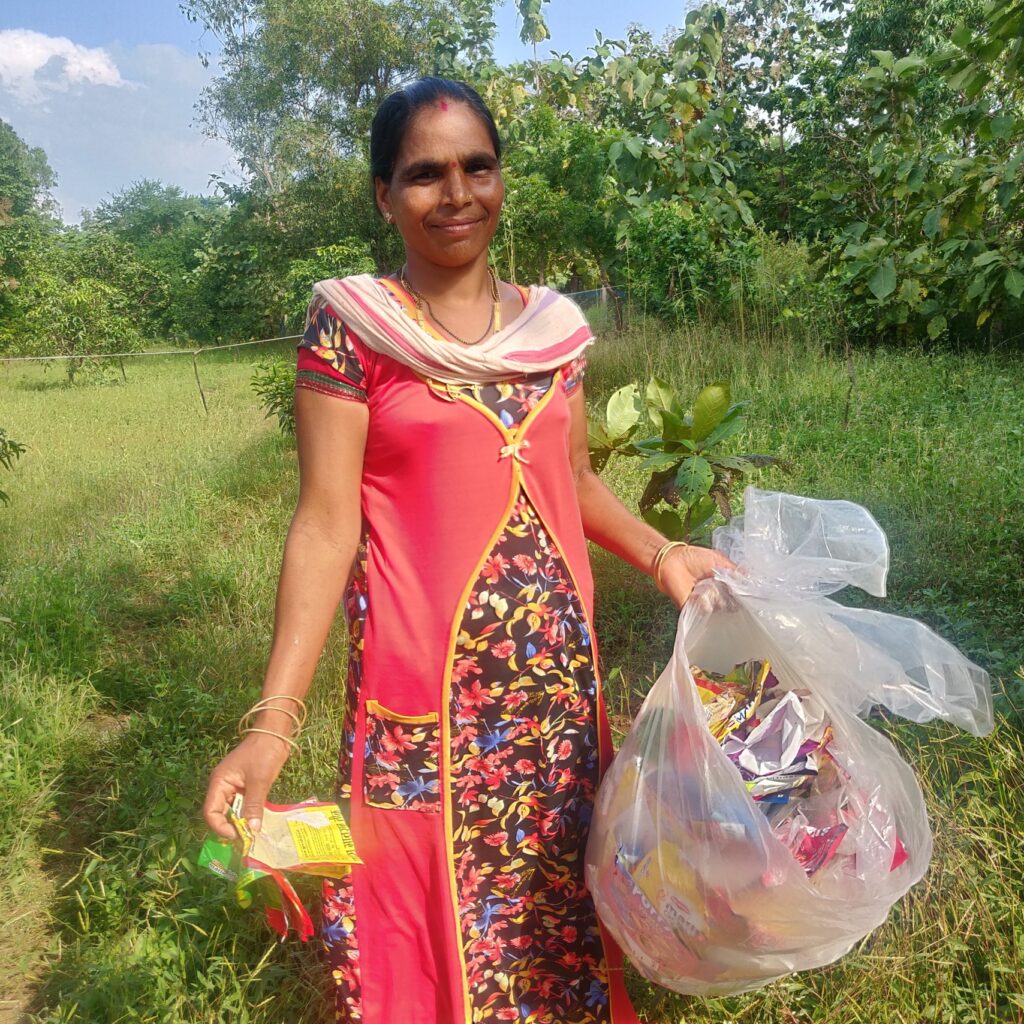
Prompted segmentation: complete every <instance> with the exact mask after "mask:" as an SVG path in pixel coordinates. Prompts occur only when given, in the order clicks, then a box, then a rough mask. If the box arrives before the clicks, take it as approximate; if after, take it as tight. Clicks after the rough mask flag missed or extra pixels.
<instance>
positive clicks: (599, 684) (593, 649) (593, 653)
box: [520, 420, 615, 1024]
mask: <svg viewBox="0 0 1024 1024" xmlns="http://www.w3.org/2000/svg"><path fill="white" fill-rule="evenodd" d="M524 423H525V420H524ZM520 486H521V487H522V489H523V494H525V495H526V500H527V501H528V502H529V503H530V504H531V505H532V506H533V510H534V512H536V513H537V518H538V519H539V520H540V521H541V524H542V525H543V527H544V529H545V530H546V531H547V535H548V537H549V538H550V539H551V541H552V543H554V545H555V547H556V548H558V552H559V554H560V555H561V556H562V562H563V563H564V565H565V569H566V572H568V573H569V579H571V580H572V586H573V590H575V591H576V594H577V596H578V597H579V600H580V608H581V609H582V610H583V618H584V619H585V620H586V623H587V633H588V634H589V635H590V661H591V664H592V665H593V666H594V680H595V683H596V689H597V721H596V722H595V723H594V731H595V732H596V734H597V764H598V770H600V768H601V764H602V762H603V761H604V750H603V748H602V745H601V712H602V711H603V710H604V693H603V690H604V681H603V680H602V679H601V670H600V669H599V668H598V664H597V661H598V659H597V637H596V636H595V635H594V626H593V623H592V622H591V619H590V612H589V611H588V610H587V606H586V604H585V603H584V601H583V594H582V592H581V591H580V585H579V582H578V581H577V579H576V574H575V573H574V572H573V571H572V564H571V562H570V560H569V557H568V555H566V553H565V548H564V547H563V546H562V542H561V541H560V540H559V539H558V537H556V536H555V532H554V530H552V529H551V528H550V526H548V524H547V523H546V522H545V521H544V516H543V514H542V513H541V510H540V508H539V507H538V505H537V503H536V502H535V501H534V500H533V495H532V494H530V491H529V489H528V488H527V486H526V480H525V479H524V480H523V481H522V483H521V485H520ZM583 543H584V544H586V538H584V541H583ZM595 799H596V793H595ZM584 853H585V851H584ZM591 898H593V897H591ZM595 912H596V908H595ZM597 937H598V940H599V941H600V943H601V953H602V955H603V956H604V969H605V974H606V975H607V978H608V1021H609V1024H615V1020H614V1016H613V1014H612V974H611V967H610V965H609V963H608V950H607V948H606V947H605V944H604V932H603V931H602V930H601V926H600V922H599V923H598V928H597Z"/></svg>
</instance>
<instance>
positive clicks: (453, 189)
mask: <svg viewBox="0 0 1024 1024" xmlns="http://www.w3.org/2000/svg"><path fill="white" fill-rule="evenodd" d="M445 198H446V199H447V200H448V202H450V203H452V204H453V205H455V206H465V205H466V204H467V203H469V202H471V201H472V199H473V193H472V192H471V191H470V188H469V182H468V181H467V179H466V175H465V174H464V173H463V170H462V168H461V167H459V166H458V165H456V166H454V167H450V168H449V169H448V173H447V174H446V175H445Z"/></svg>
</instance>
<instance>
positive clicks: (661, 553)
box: [651, 540, 690, 594]
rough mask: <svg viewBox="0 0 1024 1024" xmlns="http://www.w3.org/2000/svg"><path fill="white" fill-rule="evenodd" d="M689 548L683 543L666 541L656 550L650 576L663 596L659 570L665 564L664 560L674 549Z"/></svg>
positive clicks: (663, 591) (663, 590) (663, 589)
mask: <svg viewBox="0 0 1024 1024" xmlns="http://www.w3.org/2000/svg"><path fill="white" fill-rule="evenodd" d="M689 546H690V545H689V544H687V543H686V542H685V541H681V540H670V541H666V542H665V543H664V544H662V546H661V547H660V548H658V553H657V554H656V555H655V556H654V566H653V569H652V573H651V574H652V575H653V576H654V585H655V586H656V587H657V588H658V589H659V590H660V591H661V592H662V593H663V594H664V593H665V588H664V587H663V586H662V585H661V570H662V567H663V566H664V564H665V559H666V558H667V557H668V555H669V554H670V553H671V552H672V551H674V550H675V549H676V548H688V547H689Z"/></svg>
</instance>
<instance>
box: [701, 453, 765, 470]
mask: <svg viewBox="0 0 1024 1024" xmlns="http://www.w3.org/2000/svg"><path fill="white" fill-rule="evenodd" d="M708 461H709V462H710V464H711V466H712V468H714V467H715V466H721V467H722V468H723V469H731V470H734V471H735V472H737V473H750V472H752V471H753V469H754V464H753V463H752V462H751V461H750V459H745V458H743V456H742V455H716V456H715V457H714V458H711V459H709V460H708Z"/></svg>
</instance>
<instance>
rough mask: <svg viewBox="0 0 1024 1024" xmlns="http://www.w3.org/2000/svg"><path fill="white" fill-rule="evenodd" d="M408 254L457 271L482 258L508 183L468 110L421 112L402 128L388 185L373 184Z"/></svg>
mask: <svg viewBox="0 0 1024 1024" xmlns="http://www.w3.org/2000/svg"><path fill="white" fill-rule="evenodd" d="M375 188H376V193H377V204H378V205H379V206H380V208H381V210H382V211H383V212H384V213H390V214H391V215H392V216H393V217H394V223H395V226H396V227H397V228H398V230H399V232H400V234H401V235H402V240H403V241H404V242H405V248H406V251H407V252H408V253H415V254H416V255H417V256H419V257H421V258H422V259H424V260H427V261H429V262H430V263H434V264H437V265H438V266H443V267H461V266H464V265H465V264H467V263H470V262H472V261H473V260H475V259H477V258H478V257H479V256H480V255H481V253H485V252H486V251H487V247H488V246H489V245H490V242H491V238H492V237H493V235H494V232H495V231H496V230H497V227H498V216H499V215H500V213H501V204H502V201H503V200H504V198H505V183H504V181H503V180H502V177H501V169H500V167H499V166H498V158H497V157H496V156H495V153H494V147H493V145H492V144H491V137H490V135H489V133H488V131H487V128H486V127H485V126H484V123H483V121H482V120H481V119H480V118H479V117H478V116H477V115H476V114H475V113H474V112H473V110H472V109H471V108H470V107H469V106H468V105H467V104H465V103H458V102H454V101H451V100H443V101H441V102H439V103H437V104H434V105H432V106H429V107H424V108H423V109H421V110H420V111H419V113H418V114H416V116H415V117H414V118H413V120H412V122H411V123H410V124H409V126H408V127H407V128H406V131H405V137H404V138H403V139H402V145H401V148H400V149H399V151H398V158H397V160H396V161H395V170H394V173H393V174H392V176H391V181H390V182H387V183H385V182H384V181H383V180H382V179H380V178H377V179H376V182H375Z"/></svg>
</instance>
